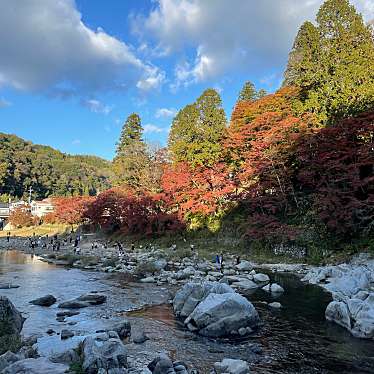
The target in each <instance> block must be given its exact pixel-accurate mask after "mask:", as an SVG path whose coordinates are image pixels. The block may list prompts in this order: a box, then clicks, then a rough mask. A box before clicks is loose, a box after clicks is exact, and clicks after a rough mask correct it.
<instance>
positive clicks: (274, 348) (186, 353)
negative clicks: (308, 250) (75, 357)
mask: <svg viewBox="0 0 374 374" xmlns="http://www.w3.org/2000/svg"><path fill="white" fill-rule="evenodd" d="M0 255H1V258H2V260H1V262H2V265H1V266H0V274H1V280H2V281H3V282H4V283H7V284H13V285H14V286H19V287H18V288H14V289H6V290H2V294H6V295H7V296H8V297H10V299H11V300H12V301H13V302H14V303H15V305H16V307H17V308H19V310H20V311H21V312H22V314H23V315H24V316H26V317H27V319H26V321H25V325H24V330H23V333H24V334H26V335H33V334H38V335H39V338H38V349H39V352H40V353H41V354H42V355H44V356H45V355H47V356H48V355H50V353H51V350H52V351H54V352H53V353H61V352H62V353H63V352H65V351H66V350H67V349H70V348H72V347H76V346H77V345H78V343H79V341H82V339H84V338H85V337H86V336H89V335H91V334H94V333H95V332H96V331H97V330H105V329H108V328H113V326H114V325H116V323H118V322H121V321H122V322H124V321H125V320H128V321H129V322H130V324H131V329H132V330H131V335H132V337H131V338H130V339H127V340H125V341H124V343H125V348H126V350H127V357H128V361H129V363H130V368H131V370H132V371H129V373H139V374H140V373H143V372H142V370H143V369H144V368H145V367H146V366H147V365H148V364H149V363H150V362H151V361H152V360H153V359H154V358H155V357H157V356H158V355H159V354H160V353H167V354H168V355H169V356H170V357H171V358H172V360H173V361H175V360H182V361H183V362H185V363H186V365H188V367H189V369H193V368H195V369H196V370H198V372H199V373H200V374H205V373H210V370H211V368H212V367H213V366H214V363H215V362H219V361H221V360H222V359H224V358H233V359H241V360H244V361H246V362H248V363H249V366H250V368H251V372H255V373H261V374H265V373H266V374H270V373H274V372H277V373H284V374H285V373H287V374H290V373H301V372H302V373H316V372H318V373H326V374H328V373H370V372H372V370H373V369H374V365H373V366H371V362H370V360H369V359H368V358H369V357H370V356H372V355H374V350H372V351H371V348H372V344H369V342H367V341H366V340H359V339H354V338H351V337H350V336H349V334H348V333H346V332H345V330H343V329H341V328H340V327H338V326H336V325H331V324H329V323H327V322H326V321H325V319H324V309H325V308H326V305H327V304H328V303H329V302H330V300H331V299H330V298H329V296H328V294H327V293H325V292H322V291H321V290H320V289H318V288H316V287H315V286H306V285H303V284H302V283H301V282H300V279H299V277H296V276H295V275H293V274H292V273H290V272H289V273H283V272H280V271H277V272H274V273H273V272H270V271H268V270H267V269H266V270H262V272H261V271H259V270H257V271H256V274H257V275H258V274H268V276H269V282H271V283H272V284H274V283H277V284H279V285H281V286H282V287H283V289H284V290H285V291H284V292H283V293H281V294H278V295H272V294H270V293H268V292H266V291H264V290H263V289H262V287H257V288H256V289H254V290H252V291H251V292H246V297H247V298H248V300H250V301H251V302H252V303H253V305H254V306H255V308H256V309H257V311H258V313H259V315H260V319H261V326H260V328H259V329H258V330H256V331H254V332H253V333H252V334H250V335H248V336H245V337H243V338H241V337H239V336H238V338H237V339H228V340H227V339H226V340H216V339H209V338H205V337H202V336H200V335H197V334H196V333H193V332H190V331H188V329H186V328H185V327H184V326H183V323H182V321H181V320H178V319H177V318H176V317H175V316H174V313H173V310H172V308H171V307H170V304H169V301H170V300H171V299H172V298H173V295H174V294H175V292H176V290H178V289H180V287H181V286H182V284H184V283H186V282H188V281H189V279H180V280H178V279H176V280H175V281H176V282H177V284H175V285H173V284H169V283H168V282H165V283H162V284H160V283H157V282H156V283H143V282H139V281H137V280H136V279H134V280H129V279H128V277H127V276H124V275H123V274H122V273H121V272H111V273H110V272H108V273H105V272H104V271H92V270H89V269H85V270H84V271H82V270H80V269H77V268H74V267H73V268H72V267H70V266H69V267H66V266H61V265H59V266H56V265H53V264H49V263H48V262H46V261H40V260H39V258H38V257H37V256H34V257H32V256H31V255H27V254H23V253H22V252H14V251H11V250H9V251H3V252H0ZM4 261H5V263H4ZM226 270H228V269H226ZM278 270H280V269H279V268H278ZM288 270H291V269H288ZM293 270H295V269H293ZM299 270H300V271H301V269H299ZM165 271H168V270H165ZM174 271H175V273H176V274H177V273H178V271H176V269H175V270H174ZM296 271H297V269H296ZM251 272H252V270H251V271H249V270H243V271H240V274H241V275H240V277H242V278H246V279H247V280H249V277H250V276H253V275H254V273H253V272H252V274H250V273H251ZM161 273H162V272H161ZM207 275H210V274H207ZM157 276H158V275H157ZM213 276H217V275H213ZM137 279H138V278H137ZM230 279H231V280H233V279H234V278H230ZM233 283H235V282H233ZM92 292H95V293H97V294H103V295H105V296H106V302H105V303H104V304H101V305H96V306H95V305H92V306H88V307H84V308H83V309H79V310H78V312H79V314H76V315H72V316H69V315H66V316H65V317H64V318H62V319H61V318H59V317H56V314H57V313H58V312H60V311H61V309H59V308H58V305H59V304H60V303H62V302H66V301H68V300H71V299H75V298H77V297H79V296H81V295H82V294H86V293H92ZM240 292H242V291H240ZM48 293H50V294H53V295H54V296H55V297H56V299H57V302H56V304H53V305H52V306H50V307H41V306H37V305H36V306H34V305H30V304H29V301H30V300H32V299H34V298H36V297H40V296H43V295H46V294H48ZM274 302H279V303H280V304H281V305H282V307H281V309H274V308H272V307H271V306H270V304H271V303H274ZM62 311H64V309H62ZM57 318H58V320H57ZM50 330H53V332H52V333H51V331H50ZM63 330H69V331H71V332H72V333H73V334H74V335H73V336H72V337H71V338H67V339H64V340H62V339H61V333H62V331H63ZM47 331H49V333H51V335H49V333H47ZM143 333H144V335H145V336H146V337H148V338H149V340H146V341H144V342H142V343H136V342H135V341H134V340H136V341H138V338H139V336H140V337H141V335H142V334H143ZM139 341H142V339H140V340H139ZM145 373H148V374H149V372H145Z"/></svg>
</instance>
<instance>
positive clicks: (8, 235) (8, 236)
mask: <svg viewBox="0 0 374 374" xmlns="http://www.w3.org/2000/svg"><path fill="white" fill-rule="evenodd" d="M6 241H7V242H8V243H9V242H10V232H9V231H8V233H7V234H6Z"/></svg>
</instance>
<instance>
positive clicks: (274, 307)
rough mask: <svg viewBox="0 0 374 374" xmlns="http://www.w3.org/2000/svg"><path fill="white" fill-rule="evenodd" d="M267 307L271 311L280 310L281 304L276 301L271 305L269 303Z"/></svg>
mask: <svg viewBox="0 0 374 374" xmlns="http://www.w3.org/2000/svg"><path fill="white" fill-rule="evenodd" d="M269 307H270V308H273V309H280V308H282V304H281V303H278V302H277V301H274V302H272V303H269Z"/></svg>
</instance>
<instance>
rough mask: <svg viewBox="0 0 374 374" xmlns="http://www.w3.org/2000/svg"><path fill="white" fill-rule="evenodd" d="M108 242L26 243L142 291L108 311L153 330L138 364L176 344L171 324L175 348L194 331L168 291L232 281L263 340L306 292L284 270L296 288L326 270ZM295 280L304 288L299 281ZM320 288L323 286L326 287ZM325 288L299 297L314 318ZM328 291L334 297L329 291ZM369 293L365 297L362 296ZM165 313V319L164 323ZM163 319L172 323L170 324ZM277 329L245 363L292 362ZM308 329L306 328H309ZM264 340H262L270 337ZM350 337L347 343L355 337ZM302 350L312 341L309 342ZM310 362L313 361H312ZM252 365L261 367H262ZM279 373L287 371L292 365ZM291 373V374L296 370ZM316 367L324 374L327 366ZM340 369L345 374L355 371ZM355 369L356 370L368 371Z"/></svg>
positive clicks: (19, 242) (51, 259)
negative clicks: (50, 246)
mask: <svg viewBox="0 0 374 374" xmlns="http://www.w3.org/2000/svg"><path fill="white" fill-rule="evenodd" d="M114 244H115V243H114V242H109V243H108V242H107V241H106V240H104V239H103V238H100V237H97V236H95V235H87V236H83V240H82V241H81V243H80V254H79V255H78V254H76V253H74V249H73V247H72V245H71V244H68V245H67V246H65V247H64V246H62V247H61V250H60V251H58V252H56V251H50V250H49V251H47V250H46V249H45V248H36V249H35V250H34V254H35V255H40V256H41V257H40V260H42V261H43V262H44V263H45V264H46V266H55V265H57V266H60V267H61V266H62V269H64V268H66V267H67V269H69V268H71V269H73V270H74V271H80V270H84V272H88V273H89V274H91V273H92V274H99V275H100V277H101V276H104V277H109V278H108V279H109V280H110V282H115V283H117V284H118V285H119V286H120V287H124V288H125V289H126V290H129V291H131V294H133V295H135V297H134V296H132V298H133V299H135V300H139V297H140V298H142V297H143V296H145V299H143V300H144V302H138V301H137V302H135V303H134V305H132V307H129V308H126V309H127V310H126V311H124V310H123V309H122V310H117V315H116V317H118V316H119V315H122V316H126V318H128V319H129V320H130V321H131V323H132V324H134V326H138V327H139V329H140V330H141V326H143V327H145V326H147V331H155V333H154V334H151V335H152V342H149V343H148V345H150V346H151V347H152V348H150V350H149V351H148V353H147V355H145V357H144V359H143V361H142V362H143V363H145V362H146V361H147V360H148V361H149V360H151V357H152V356H155V355H157V354H158V353H160V350H159V349H157V347H164V348H165V350H166V351H169V352H170V351H171V350H172V347H173V346H175V344H176V342H175V341H172V337H173V339H174V340H175V336H174V334H176V332H175V331H179V329H182V331H184V333H183V334H182V335H183V337H180V338H181V340H180V348H179V350H180V351H182V350H183V348H182V346H183V345H184V344H185V342H186V341H190V340H191V339H192V341H194V344H195V343H196V338H197V336H196V335H195V334H193V333H190V332H188V331H185V330H183V325H182V326H181V325H179V324H178V321H176V320H175V317H174V316H173V312H172V309H171V308H170V307H169V306H168V305H169V301H170V300H171V298H172V295H173V294H174V293H175V291H176V290H177V289H179V288H180V287H182V286H183V285H184V284H186V283H187V282H191V281H193V282H205V281H213V282H215V281H217V282H220V283H227V284H230V285H231V287H233V288H234V289H235V290H236V291H237V292H239V293H240V294H242V295H244V296H245V297H246V298H248V299H249V300H251V301H253V302H254V305H255V307H256V309H258V310H259V312H260V314H261V318H262V320H264V325H263V326H262V327H261V336H262V338H261V339H262V340H263V339H265V340H266V341H267V340H271V339H272V338H273V337H274V331H276V330H274V329H275V326H274V323H275V321H276V323H277V324H281V325H284V326H287V324H288V322H287V320H285V319H284V316H286V315H287V314H288V313H290V311H292V310H294V306H293V305H292V303H299V302H300V298H301V297H306V295H303V296H301V295H297V294H292V293H291V294H290V289H291V287H290V285H289V283H287V282H288V281H287V282H285V280H286V279H287V274H289V276H290V277H291V278H290V279H293V278H292V277H294V274H296V279H295V280H292V282H298V284H299V286H298V287H301V285H302V283H301V281H300V278H302V277H305V282H309V279H308V274H312V273H313V272H315V271H316V269H322V270H323V269H327V268H326V267H321V268H316V267H313V266H311V265H308V264H259V263H254V262H250V261H248V260H246V259H244V258H243V257H242V258H241V259H240V263H239V264H237V262H238V258H237V256H235V255H228V254H225V255H224V267H223V269H222V271H219V269H218V268H217V265H216V264H215V263H214V262H213V258H212V259H209V260H207V259H204V258H202V257H201V256H200V254H199V251H198V250H196V248H193V249H191V248H189V249H188V248H166V249H158V248H151V247H149V248H135V250H133V251H132V250H131V248H127V247H126V248H124V249H125V251H124V252H125V254H124V255H119V252H118V249H117V248H116V247H115V246H114ZM104 245H108V247H107V248H103V246H104ZM0 247H2V248H3V249H6V248H11V247H12V248H14V247H17V248H19V249H21V250H22V251H24V252H30V248H29V247H28V241H27V240H25V239H24V238H17V239H11V242H10V243H7V241H6V239H1V240H0ZM38 261H39V260H38ZM353 265H354V264H353ZM356 265H357V264H356ZM356 265H354V266H356ZM322 270H321V271H322ZM283 274H285V276H283ZM325 274H326V275H325V277H322V278H321V279H320V282H314V283H316V284H318V283H321V284H318V286H320V287H323V284H324V283H325V284H328V283H331V280H330V278H331V277H332V275H334V274H335V275H336V274H338V273H337V271H333V270H331V269H330V271H329V272H325ZM269 283H270V284H280V285H281V287H282V285H283V287H282V288H283V289H284V292H283V293H281V294H280V295H281V296H280V297H279V296H277V297H275V295H272V294H271V293H269V292H267V291H265V290H264V289H263V288H264V287H266V285H267V284H269ZM311 283H313V282H311ZM9 284H10V283H9ZM292 284H293V283H292ZM292 287H293V286H292ZM302 287H303V288H304V286H302ZM370 287H371V286H370ZM325 288H326V287H325ZM326 289H327V288H326ZM155 290H163V291H165V293H164V294H163V296H162V297H161V296H160V295H159V294H158V296H157V297H156V299H157V302H149V301H150V299H149V300H148V301H147V297H148V296H147V295H149V294H152V293H154V292H155ZM11 291H12V290H10V291H9V292H11ZM328 291H329V292H331V290H328ZM371 291H372V290H371V289H369V290H368V291H367V296H369V295H370V293H371ZM315 292H316V291H314V289H313V293H315ZM156 294H157V293H156ZM259 295H260V296H259ZM282 295H283V296H282ZM328 295H329V294H326V298H323V300H324V301H323V302H321V301H318V300H314V299H313V298H312V299H311V300H312V301H313V300H314V303H316V304H318V303H320V304H321V305H313V304H312V302H311V301H308V300H305V301H303V302H305V303H307V305H308V308H312V309H313V308H316V307H317V306H318V308H319V309H318V310H319V312H318V316H319V317H318V318H321V319H322V320H324V319H325V309H326V308H327V307H328V305H330V303H331V302H334V301H335V300H331V298H330V297H329V296H328ZM264 296H266V297H264ZM289 297H291V299H292V300H291V301H290V300H289V299H288V298H289ZM333 297H334V298H335V296H334V294H333ZM308 298H310V295H309V296H308ZM152 300H154V299H152ZM369 300H371V299H370V298H369ZM362 301H364V300H362ZM274 302H276V303H278V302H279V304H280V305H277V304H275V308H274V307H273V306H272V304H274ZM347 306H348V304H347ZM132 310H133V311H134V312H133V313H134V314H131V313H132V312H131V311H132ZM274 313H275V314H274ZM303 313H305V311H303ZM111 318H113V316H110V317H109V319H111ZM287 318H291V319H292V318H294V317H293V316H288V317H287ZM158 319H160V320H161V321H159V320H158ZM165 320H166V321H167V322H166V323H165ZM335 322H337V321H335ZM160 323H161V324H162V325H163V327H162V329H163V330H162V331H163V334H162V335H161V336H160V334H159V333H158V331H159V329H160V326H159V325H158V324H160ZM308 323H310V321H307V320H303V322H302V323H300V322H299V321H298V323H297V324H296V325H295V323H294V322H293V323H291V324H290V325H289V326H288V328H289V329H290V331H289V333H290V334H293V333H294V332H295V331H294V330H295V329H297V330H298V329H301V331H302V329H305V326H306V325H308ZM314 323H315V322H314ZM318 323H319V324H322V321H321V320H320V321H319V322H318ZM164 325H165V326H164ZM170 325H172V326H171V327H170ZM151 326H152V327H151ZM156 326H159V327H158V329H157V328H156ZM321 326H322V325H321ZM175 329H177V330H175ZM276 329H277V328H276ZM319 329H320V331H321V332H319V334H321V335H322V336H323V335H324V334H326V332H327V331H330V329H331V326H330V325H324V324H323V327H319ZM333 330H334V331H339V336H344V339H345V340H346V339H347V336H346V335H344V333H343V332H342V331H341V330H342V329H340V327H338V326H336V327H334V329H333ZM343 331H344V330H343ZM278 334H280V337H279V338H277V339H278V341H277V343H276V344H275V345H274V344H273V343H272V344H273V345H272V344H269V345H265V346H263V345H260V347H261V352H262V354H260V355H258V354H256V355H255V356H254V357H247V360H248V361H249V362H250V365H251V366H253V367H256V370H257V369H258V368H259V367H265V366H266V365H265V364H264V362H267V360H268V361H269V362H272V364H271V365H273V367H274V365H275V366H277V367H279V368H280V367H282V365H283V364H285V363H286V362H287V363H288V365H295V363H291V362H290V356H289V355H290V354H292V348H291V347H289V348H288V349H287V353H284V352H283V353H282V354H280V353H279V352H281V351H282V348H281V347H282V345H284V344H285V343H284V341H283V338H284V336H286V335H288V334H285V331H284V330H283V329H281V330H280V331H278ZM311 334H313V333H312V332H311ZM293 338H294V336H293V337H292V339H293ZM164 339H166V340H167V341H164ZM185 339H186V340H185ZM199 339H201V338H198V341H199V342H200V340H199ZM246 339H247V338H246ZM258 339H259V338H258V337H257V338H256V337H248V339H247V341H245V343H244V345H243V355H242V356H240V357H241V358H245V354H244V352H245V350H246V349H247V350H248V344H254V342H256V341H258ZM287 339H289V340H290V341H293V340H292V339H291V337H290V336H288V338H287ZM352 339H354V338H352ZM355 340H357V339H354V340H353V342H354V341H355ZM202 341H203V342H205V340H204V339H202ZM349 341H351V340H349ZM155 342H157V343H155ZM268 343H270V341H269V342H268ZM268 343H266V344H268ZM178 344H179V343H178ZM202 344H205V343H202ZM211 344H212V345H213V346H214V344H213V343H210V342H209V346H210V345H211ZM216 344H217V346H216V348H211V346H210V348H211V349H213V350H217V351H219V352H221V353H220V354H217V355H213V356H214V360H217V359H219V358H220V359H222V358H225V357H227V355H226V352H232V354H233V357H238V355H236V351H235V349H237V348H235V349H233V350H230V349H231V348H230V347H232V343H230V344H229V345H228V346H227V347H226V346H222V345H221V344H222V342H217V343H216ZM298 344H300V346H301V351H303V352H304V350H305V349H306V346H308V347H309V345H308V344H306V342H305V341H299V342H298ZM350 344H353V345H354V344H358V343H350ZM196 346H197V347H198V348H196V350H197V351H198V350H201V349H202V347H201V346H199V344H197V343H196ZM234 346H237V343H234ZM133 347H134V356H133V357H134V358H135V356H136V355H137V354H140V352H141V350H139V346H138V345H136V344H134V345H133ZM219 347H221V348H219ZM254 347H255V349H258V346H256V345H255V346H254ZM277 349H278V350H279V352H277V351H276V350H277ZM308 349H312V348H311V347H309V348H308ZM365 349H366V348H365ZM197 351H195V350H192V351H190V353H189V356H188V355H187V354H186V356H187V357H190V360H192V361H193V362H195V358H194V357H196V356H197V357H199V355H198V353H197ZM223 353H224V354H223ZM303 354H305V353H303ZM315 354H316V355H317V356H318V355H320V353H318V354H317V353H315ZM329 354H331V355H332V356H334V354H333V353H331V352H330V353H329ZM373 355H374V352H373ZM186 356H184V357H186ZM224 356H225V357H224ZM321 357H322V358H321V359H322V360H324V361H325V360H327V359H328V357H326V356H321ZM339 359H340V360H341V363H340V364H341V365H342V367H343V368H346V367H349V365H351V364H352V362H351V363H349V362H348V363H347V362H346V360H345V359H344V358H342V357H340V358H339ZM212 360H213V359H212ZM252 360H253V362H252ZM135 361H136V359H135ZM282 363H283V364H282ZM211 364H212V361H209V365H211ZM263 365H265V366H263ZM269 365H270V364H269ZM271 365H270V366H271ZM313 365H317V364H316V363H315V362H314V361H313ZM324 365H325V364H324ZM337 365H338V364H337ZM355 365H356V364H355ZM204 370H207V366H206V367H204ZM261 370H262V369H261ZM263 370H265V369H263ZM282 370H283V369H282ZM282 370H280V371H279V372H283V371H282ZM295 370H296V369H295ZM203 372H204V371H203ZM256 372H261V373H267V371H256ZM284 372H285V373H286V372H287V373H291V372H292V371H284ZM294 372H295V373H297V372H298V371H294ZM305 372H308V371H305ZM311 372H312V371H311ZM320 372H326V373H328V372H329V371H320ZM332 372H334V371H332ZM343 372H344V371H343ZM346 372H347V373H348V372H359V371H346ZM362 372H363V373H364V372H370V371H362Z"/></svg>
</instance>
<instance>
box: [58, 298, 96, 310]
mask: <svg viewBox="0 0 374 374" xmlns="http://www.w3.org/2000/svg"><path fill="white" fill-rule="evenodd" d="M88 306H90V304H89V303H87V302H83V301H78V300H76V299H74V300H68V301H65V302H63V303H60V304H58V307H59V308H65V309H81V308H87V307H88Z"/></svg>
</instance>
